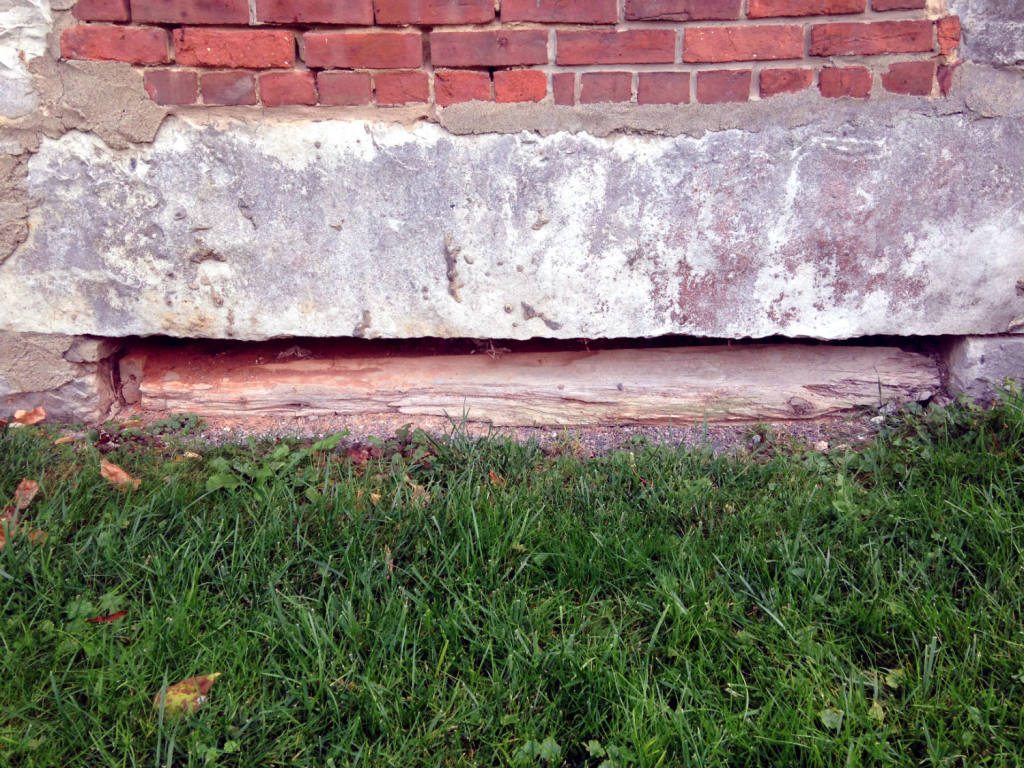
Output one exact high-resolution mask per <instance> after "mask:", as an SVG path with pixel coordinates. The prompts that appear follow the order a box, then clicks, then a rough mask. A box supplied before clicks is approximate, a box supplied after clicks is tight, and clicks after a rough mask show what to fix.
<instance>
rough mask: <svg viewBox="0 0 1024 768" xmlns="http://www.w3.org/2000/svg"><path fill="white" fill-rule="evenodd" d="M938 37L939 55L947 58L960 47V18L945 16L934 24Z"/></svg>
mask: <svg viewBox="0 0 1024 768" xmlns="http://www.w3.org/2000/svg"><path fill="white" fill-rule="evenodd" d="M935 28H936V30H937V31H938V37H939V53H941V54H942V55H943V56H948V55H949V54H951V53H952V52H953V51H955V50H956V49H957V48H959V47H960V17H959V16H946V17H945V18H942V19H939V20H938V21H937V22H935Z"/></svg>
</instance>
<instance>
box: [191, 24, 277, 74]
mask: <svg viewBox="0 0 1024 768" xmlns="http://www.w3.org/2000/svg"><path fill="white" fill-rule="evenodd" d="M173 37H174V59H175V61H177V62H178V63H179V64H182V65H184V66H186V67H231V68H238V69H269V68H271V67H290V66H292V65H293V64H294V63H295V37H294V35H293V34H292V32H291V31H290V30H287V29H209V28H205V27H184V28H181V29H176V30H174V35H173Z"/></svg>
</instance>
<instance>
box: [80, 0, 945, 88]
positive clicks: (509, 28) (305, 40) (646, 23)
mask: <svg viewBox="0 0 1024 768" xmlns="http://www.w3.org/2000/svg"><path fill="white" fill-rule="evenodd" d="M924 6H925V0H500V3H496V2H494V0H251V2H250V0H79V1H78V4H77V6H76V7H75V10H74V15H75V17H76V19H78V24H76V25H75V26H72V27H70V28H68V29H67V30H65V31H64V33H63V35H62V37H61V52H62V55H63V56H64V57H65V58H68V59H102V60H114V61H125V62H129V63H131V64H135V65H138V66H139V67H142V68H144V69H145V82H146V88H147V90H148V92H149V93H150V95H151V96H152V98H153V99H155V100H156V101H158V102H160V103H163V104H210V105H257V104H262V105H264V106H268V107H276V106H283V105H289V104H305V105H314V104H323V105H335V106H339V105H340V106H348V105H363V104H376V105H378V106H393V105H400V104H409V103H430V102H433V103H436V104H439V105H441V106H448V105H450V104H455V103H458V102H463V101H472V100H483V101H497V102H542V101H547V102H553V103H555V104H573V103H577V104H580V103H582V104H590V103H601V102H630V103H638V104H691V103H692V104H710V103H720V102H741V101H747V100H749V99H766V98H769V97H771V96H774V95H777V94H780V93H790V92H796V91H802V90H805V89H809V88H816V89H817V90H818V92H819V93H820V95H821V96H822V97H827V98H844V97H845V98H855V99H856V98H867V97H868V96H869V94H870V93H871V91H872V89H873V88H875V87H876V85H877V87H878V88H880V89H882V90H885V91H891V92H895V93H904V94H913V95H919V96H931V95H938V94H939V93H942V92H945V91H946V90H947V88H948V84H949V82H951V78H950V77H949V72H950V67H952V66H953V65H954V64H955V62H956V59H955V56H956V48H957V46H958V45H959V42H960V25H959V21H958V19H957V18H956V17H955V16H946V17H944V18H940V19H931V18H929V17H928V15H927V14H926V11H925V9H924Z"/></svg>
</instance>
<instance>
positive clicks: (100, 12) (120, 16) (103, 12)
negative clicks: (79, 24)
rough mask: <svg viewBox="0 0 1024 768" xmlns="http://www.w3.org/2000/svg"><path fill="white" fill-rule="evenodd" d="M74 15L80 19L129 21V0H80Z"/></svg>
mask: <svg viewBox="0 0 1024 768" xmlns="http://www.w3.org/2000/svg"><path fill="white" fill-rule="evenodd" d="M74 16H75V18H76V19H79V20H80V21H128V20H129V19H130V18H131V17H132V14H131V11H129V10H128V0H78V2H77V3H75V10H74Z"/></svg>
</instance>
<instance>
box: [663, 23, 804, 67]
mask: <svg viewBox="0 0 1024 768" xmlns="http://www.w3.org/2000/svg"><path fill="white" fill-rule="evenodd" d="M803 55H804V30H803V27H799V26H797V25H795V24H772V25H758V26H751V27H690V28H688V29H687V30H686V33H685V36H684V37H683V61H690V62H719V61H766V60H770V59H800V58H803Z"/></svg>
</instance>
